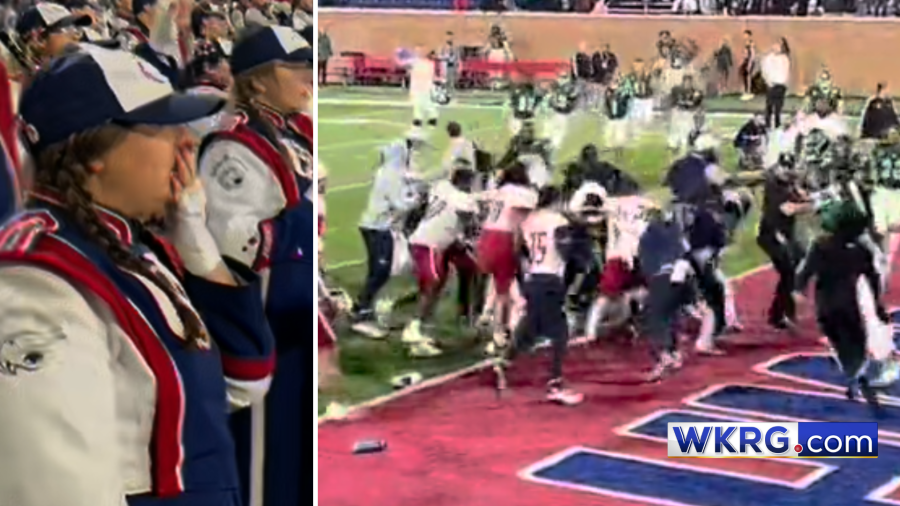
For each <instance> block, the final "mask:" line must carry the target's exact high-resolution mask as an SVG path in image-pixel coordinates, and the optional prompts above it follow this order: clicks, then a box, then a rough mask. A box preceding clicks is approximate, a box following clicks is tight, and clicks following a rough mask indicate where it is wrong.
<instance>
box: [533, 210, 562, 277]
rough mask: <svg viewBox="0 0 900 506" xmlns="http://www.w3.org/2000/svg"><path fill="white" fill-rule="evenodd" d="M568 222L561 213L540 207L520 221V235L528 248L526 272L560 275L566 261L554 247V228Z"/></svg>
mask: <svg viewBox="0 0 900 506" xmlns="http://www.w3.org/2000/svg"><path fill="white" fill-rule="evenodd" d="M568 224H569V220H567V219H566V217H565V216H563V215H562V213H560V212H558V211H553V210H550V209H540V210H537V211H534V212H532V213H531V214H529V215H528V218H526V219H525V221H524V222H522V226H521V230H522V237H523V239H524V240H525V246H526V247H527V248H528V265H527V267H526V273H528V274H553V275H556V276H562V275H563V272H564V271H565V269H566V262H565V260H564V259H563V257H562V254H561V253H560V251H559V250H558V249H557V248H556V230H557V229H559V228H560V227H565V226H567V225H568Z"/></svg>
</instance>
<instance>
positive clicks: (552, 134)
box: [544, 71, 579, 153]
mask: <svg viewBox="0 0 900 506" xmlns="http://www.w3.org/2000/svg"><path fill="white" fill-rule="evenodd" d="M578 96H579V93H578V85H577V83H576V82H575V80H574V79H572V76H571V74H570V72H568V71H567V72H565V73H564V74H563V75H561V76H560V78H559V80H557V81H556V82H555V83H554V84H553V86H552V88H551V89H550V94H549V97H548V100H547V106H548V107H549V109H550V118H549V120H548V121H547V122H546V123H545V125H544V137H546V138H547V139H549V140H550V147H551V148H552V149H553V152H554V153H558V152H559V148H560V147H562V143H563V140H565V138H566V132H567V131H568V126H569V118H571V117H572V113H573V112H575V106H576V104H577V102H578Z"/></svg>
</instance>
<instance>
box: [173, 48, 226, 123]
mask: <svg viewBox="0 0 900 506" xmlns="http://www.w3.org/2000/svg"><path fill="white" fill-rule="evenodd" d="M228 56H229V55H228V54H227V53H226V52H225V49H224V48H223V47H222V46H220V45H219V44H218V43H217V42H208V41H205V40H201V41H199V42H198V43H197V45H196V46H195V47H194V57H193V59H192V60H191V61H190V62H189V63H188V64H187V66H186V67H185V69H184V73H183V75H182V81H181V84H182V89H184V90H185V91H186V92H187V93H190V94H192V95H212V96H215V97H219V98H222V99H227V98H228V97H229V95H230V93H231V85H232V78H231V67H230V66H229V64H228ZM234 120H235V118H234V115H233V114H231V113H229V112H228V111H220V112H219V113H217V114H216V115H214V116H211V117H209V118H203V119H202V120H200V121H197V122H195V123H192V124H191V125H190V128H191V130H192V131H193V132H194V134H195V135H196V136H197V138H198V139H202V138H204V137H205V136H206V135H207V134H209V133H211V132H214V131H218V130H225V129H227V128H229V127H230V126H231V124H232V122H233V121H234Z"/></svg>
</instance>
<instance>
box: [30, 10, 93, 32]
mask: <svg viewBox="0 0 900 506" xmlns="http://www.w3.org/2000/svg"><path fill="white" fill-rule="evenodd" d="M92 23H93V20H92V19H91V17H90V16H88V15H87V14H82V15H75V14H72V11H70V10H69V9H66V8H65V7H63V6H62V5H59V4H55V3H51V2H38V3H37V4H35V5H34V6H32V7H29V8H28V9H26V10H25V12H23V13H22V15H21V16H20V17H19V20H18V21H17V22H16V33H18V34H19V35H25V34H27V33H31V32H33V31H54V30H59V29H62V28H68V27H72V26H81V27H84V26H90V25H91V24H92Z"/></svg>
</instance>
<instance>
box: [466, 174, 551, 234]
mask: <svg viewBox="0 0 900 506" xmlns="http://www.w3.org/2000/svg"><path fill="white" fill-rule="evenodd" d="M479 197H480V198H481V199H482V200H483V201H485V202H486V203H487V205H488V215H487V218H486V219H485V221H484V224H483V225H482V227H481V228H483V229H485V230H502V231H504V232H513V231H515V230H516V229H517V228H518V226H519V225H520V222H521V221H522V217H521V216H522V214H521V210H522V209H527V210H532V209H534V208H535V207H536V206H537V201H538V194H537V191H535V190H534V189H533V188H531V187H528V186H520V185H517V184H507V185H503V186H501V187H500V188H497V189H496V190H488V191H485V192H483V193H481V194H480V195H479Z"/></svg>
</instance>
